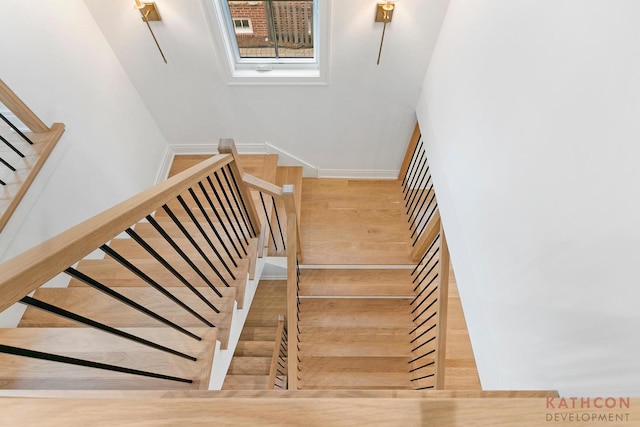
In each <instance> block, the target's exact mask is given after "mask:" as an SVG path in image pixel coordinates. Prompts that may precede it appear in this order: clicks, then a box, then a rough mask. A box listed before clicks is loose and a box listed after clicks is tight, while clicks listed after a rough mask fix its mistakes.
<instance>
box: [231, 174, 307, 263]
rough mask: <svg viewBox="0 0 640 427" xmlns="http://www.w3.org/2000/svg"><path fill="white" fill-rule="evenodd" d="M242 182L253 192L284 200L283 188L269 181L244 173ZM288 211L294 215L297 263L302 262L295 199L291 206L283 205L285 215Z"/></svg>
mask: <svg viewBox="0 0 640 427" xmlns="http://www.w3.org/2000/svg"><path fill="white" fill-rule="evenodd" d="M242 182H244V184H245V185H246V186H247V187H249V188H251V189H253V190H257V191H260V192H262V193H265V194H267V195H269V196H272V197H276V198H279V199H283V200H284V193H283V188H284V186H283V187H279V186H277V185H275V184H272V183H270V182H269V181H265V180H264V179H260V178H258V177H256V176H253V175H251V174H248V173H246V172H245V173H244V174H243V175H242ZM285 186H286V185H285ZM274 209H275V207H274ZM289 209H293V210H294V211H295V214H296V241H297V246H296V248H297V251H298V261H299V262H302V244H301V242H300V212H299V210H298V208H297V206H296V203H295V198H294V199H293V200H292V202H291V206H289V207H287V204H286V203H285V210H286V211H287V213H288V212H289Z"/></svg>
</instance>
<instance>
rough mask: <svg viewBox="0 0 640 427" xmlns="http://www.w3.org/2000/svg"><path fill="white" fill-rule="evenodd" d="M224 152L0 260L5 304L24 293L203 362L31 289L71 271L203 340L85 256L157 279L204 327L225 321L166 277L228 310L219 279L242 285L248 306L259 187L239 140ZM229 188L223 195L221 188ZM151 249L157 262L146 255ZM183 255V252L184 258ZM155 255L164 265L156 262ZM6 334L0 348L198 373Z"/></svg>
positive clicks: (133, 276)
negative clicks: (9, 340)
mask: <svg viewBox="0 0 640 427" xmlns="http://www.w3.org/2000/svg"><path fill="white" fill-rule="evenodd" d="M219 152H220V154H219V155H217V156H214V157H212V158H210V159H208V160H205V161H203V162H201V163H199V164H197V165H195V166H193V167H191V168H190V169H188V170H186V171H184V172H182V173H180V174H177V175H176V176H174V177H172V178H169V179H167V180H166V181H164V182H162V183H160V184H158V185H156V186H154V187H152V188H150V189H148V190H146V191H143V192H142V193H139V194H138V195H136V196H133V197H131V198H130V199H128V200H125V201H124V202H122V203H120V204H118V205H116V206H114V207H112V208H110V209H108V210H106V211H104V212H102V213H100V214H98V215H96V216H94V217H93V218H90V219H88V220H86V221H85V222H83V223H81V224H79V225H77V226H75V227H73V228H71V229H69V230H67V231H65V232H63V233H61V234H59V235H57V236H55V237H53V238H51V239H49V240H48V241H46V242H44V243H42V244H40V245H38V246H36V247H34V248H32V249H30V250H28V251H26V252H24V253H22V254H21V255H18V256H16V257H14V258H13V259H10V260H8V261H6V262H5V263H3V264H1V265H0V311H3V310H5V309H7V308H8V307H10V306H12V305H13V304H15V303H22V304H24V305H27V306H31V307H36V308H38V309H41V310H45V311H47V312H49V313H51V314H54V315H56V316H60V317H63V318H64V319H67V320H68V321H69V320H70V321H73V322H76V323H79V324H81V325H83V326H91V327H93V328H96V329H98V330H101V331H103V332H106V333H109V334H113V335H117V336H119V337H121V338H124V339H128V340H132V341H135V342H137V343H139V344H143V345H146V346H149V347H152V348H154V349H155V350H159V351H163V352H167V353H170V354H173V355H176V356H179V357H181V358H184V359H186V360H190V361H192V362H195V361H196V358H195V357H194V356H193V355H190V354H185V353H182V352H179V351H177V350H175V349H174V348H172V347H171V344H172V343H170V342H165V343H159V342H152V341H150V340H146V339H144V338H142V337H140V336H135V335H132V334H130V333H128V332H126V331H123V330H121V329H118V328H116V327H113V326H110V325H109V324H107V322H106V321H102V322H101V321H98V320H96V319H92V318H90V317H89V316H87V315H83V314H81V313H74V312H71V311H69V310H66V309H64V308H62V307H57V306H54V305H53V304H49V303H47V302H46V301H41V300H38V299H37V298H34V297H31V296H28V295H29V294H30V293H31V292H33V291H35V290H36V289H38V288H39V287H40V286H42V285H43V284H45V283H46V282H47V281H49V280H50V279H52V278H53V277H55V276H56V275H58V274H61V273H63V274H66V275H68V276H69V277H71V278H72V279H74V280H76V281H79V282H82V283H84V284H86V285H88V286H89V287H91V288H93V289H95V290H97V291H99V292H101V293H102V294H105V295H108V296H109V297H111V298H113V299H114V300H116V301H117V302H118V303H121V304H124V305H126V306H129V307H131V308H132V309H134V310H136V311H138V312H139V313H142V314H143V315H145V316H147V317H149V318H152V319H153V321H154V322H152V323H154V324H156V323H157V326H163V325H164V326H168V327H171V328H173V329H175V330H177V331H178V332H180V333H182V334H184V335H186V336H188V337H190V338H192V339H194V340H198V341H200V340H202V337H200V336H198V335H196V334H195V333H193V332H191V331H189V330H188V329H187V328H186V327H185V326H184V325H180V324H179V323H178V322H174V321H172V320H169V319H168V318H166V317H163V316H162V315H161V314H160V313H158V312H157V311H154V308H153V307H147V306H145V305H144V302H142V301H134V300H133V299H132V298H128V297H127V296H125V295H123V294H121V293H119V292H118V291H117V290H116V289H117V288H115V289H114V288H112V287H110V286H108V285H109V283H107V282H106V281H105V279H103V278H101V277H99V276H96V274H99V273H94V274H92V273H89V272H87V271H83V267H82V265H83V264H82V263H79V264H77V263H78V262H79V261H81V260H82V259H83V258H84V257H85V256H87V255H88V254H90V253H92V252H94V251H95V250H100V251H101V252H103V253H104V255H105V258H110V259H111V261H110V262H112V263H113V265H115V266H117V267H118V268H119V269H120V270H119V271H121V272H122V274H123V275H125V276H127V277H128V280H136V281H138V282H140V283H141V284H144V285H147V286H150V287H151V288H153V289H155V290H156V291H158V292H159V293H160V294H162V295H163V296H164V297H166V298H167V299H168V300H170V301H171V303H173V304H175V305H177V306H179V307H180V308H182V309H183V310H184V311H185V312H187V313H188V315H189V316H187V317H189V318H195V319H197V322H196V323H197V324H199V325H202V326H203V327H209V328H213V327H216V325H214V324H213V323H212V322H211V321H210V320H209V319H208V317H210V314H208V313H206V312H204V311H199V310H198V309H194V308H193V307H191V306H189V305H188V304H186V303H185V302H184V301H182V300H181V299H180V298H178V297H177V296H176V295H174V293H172V292H171V290H172V289H174V288H172V287H167V286H165V285H166V283H167V282H172V283H173V284H174V285H175V286H184V287H186V288H188V290H189V291H190V292H191V293H192V294H194V295H195V296H196V297H197V298H198V299H199V300H201V301H202V302H203V303H204V304H205V305H206V307H207V308H206V310H210V312H209V313H211V312H213V313H219V312H220V310H221V309H220V305H219V302H220V301H221V298H222V297H223V296H222V293H221V292H220V290H219V289H220V288H221V287H231V286H232V285H234V286H235V287H236V291H237V292H236V294H235V295H236V301H237V304H238V307H239V308H241V307H242V305H243V303H244V286H245V285H246V280H247V277H246V270H240V271H245V272H244V277H242V276H240V275H238V269H236V267H237V266H238V264H240V263H241V262H247V258H250V257H251V255H252V254H251V249H250V248H252V247H253V248H254V249H253V251H255V248H256V245H255V241H256V240H257V232H259V231H260V229H261V227H260V222H259V219H258V216H257V214H256V209H255V206H254V204H253V201H252V198H251V196H250V190H249V188H247V187H246V186H245V185H244V183H243V181H242V177H243V171H242V167H241V166H240V165H239V163H238V161H237V160H238V156H237V152H236V150H235V147H234V145H233V141H231V140H224V141H222V142H221V144H220V146H219ZM221 195H222V197H220V198H218V197H217V196H221ZM214 199H215V200H216V201H214ZM211 213H215V216H216V218H213V219H212V215H211ZM230 218H233V220H230ZM145 221H146V223H145ZM143 226H146V227H147V228H148V229H149V228H152V229H153V230H155V231H153V230H151V231H150V232H151V235H152V236H153V238H148V237H144V236H142V234H141V233H140V232H139V229H138V227H143ZM148 231H149V230H148ZM123 232H124V233H126V234H127V235H128V236H129V237H130V238H131V240H132V241H134V242H135V243H136V245H135V249H133V250H131V249H128V251H127V252H126V253H125V252H124V251H123V250H122V249H120V248H118V247H116V246H117V245H116V244H115V243H117V241H118V239H116V237H118V236H119V235H121V234H122V233H123ZM252 245H253V246H252ZM140 254H143V255H142V256H140ZM142 257H144V258H145V261H149V262H148V263H145V264H144V265H141V261H140V258H142ZM169 258H171V259H172V260H173V261H170V259H169ZM175 260H182V261H183V262H182V261H181V262H180V263H178V262H176V261H175ZM76 264H77V265H76ZM151 264H152V267H153V268H155V270H153V271H154V272H150V271H149V268H150V267H149V266H150V265H151ZM158 270H161V273H158V272H157V271H158ZM250 274H252V273H250ZM157 275H159V276H157ZM207 288H209V289H207ZM199 289H200V290H199ZM205 291H206V294H205ZM174 292H175V291H174ZM36 295H37V294H36ZM108 320H111V319H108ZM192 322H193V321H192ZM5 344H6V343H0V353H5V354H11V355H16V356H23V357H28V358H35V359H40V360H48V361H54V362H60V363H66V364H72V365H80V366H88V367H93V368H98V369H104V370H111V371H117V372H125V373H128V374H133V375H139V376H145V377H152V378H160V379H164V380H168V381H177V382H187V383H190V382H192V380H191V379H189V378H180V377H175V376H170V375H165V374H162V373H158V372H153V371H144V370H136V369H130V368H127V367H126V366H116V365H111V364H105V363H100V362H98V361H95V360H84V359H77V358H71V357H65V356H63V355H60V354H53V353H46V352H42V351H36V350H34V349H30V348H22V347H17V346H14V345H5ZM224 346H226V343H225V344H224ZM223 348H225V347H223Z"/></svg>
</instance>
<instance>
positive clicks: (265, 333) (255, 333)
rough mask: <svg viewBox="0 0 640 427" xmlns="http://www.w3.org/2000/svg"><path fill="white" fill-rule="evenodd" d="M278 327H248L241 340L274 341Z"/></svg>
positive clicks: (244, 329)
mask: <svg viewBox="0 0 640 427" xmlns="http://www.w3.org/2000/svg"><path fill="white" fill-rule="evenodd" d="M276 329H277V326H251V325H246V324H245V327H244V328H243V329H242V333H241V334H240V340H259V341H262V340H274V342H275V337H276Z"/></svg>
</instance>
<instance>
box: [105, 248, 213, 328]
mask: <svg viewBox="0 0 640 427" xmlns="http://www.w3.org/2000/svg"><path fill="white" fill-rule="evenodd" d="M100 250H102V251H103V252H104V253H106V254H107V255H109V256H110V257H111V258H113V259H114V260H116V261H117V262H119V263H120V264H121V265H122V266H124V267H125V268H127V269H128V270H129V271H131V272H132V273H133V274H135V275H136V276H138V277H139V278H141V279H142V280H144V281H145V282H146V283H147V284H149V285H150V286H151V287H153V288H154V289H156V290H157V291H159V292H161V293H162V294H163V295H164V296H166V297H167V298H169V299H170V300H171V301H173V302H175V303H176V304H178V305H179V306H180V307H182V308H183V309H185V310H186V311H188V312H189V313H190V314H191V315H193V316H194V317H195V318H196V319H198V320H200V321H201V322H202V323H204V324H205V325H207V326H210V327H215V325H214V324H213V323H211V322H209V321H208V320H207V319H205V318H204V317H202V316H201V315H199V314H198V313H196V312H195V311H194V310H193V309H192V308H191V307H189V306H188V305H186V304H185V303H183V302H182V301H180V300H179V299H178V298H177V297H176V296H174V295H173V294H172V293H171V292H169V291H167V290H166V289H165V288H164V287H162V286H161V285H160V284H158V282H156V281H155V280H153V279H152V278H151V277H149V276H148V275H147V274H145V273H144V272H143V271H142V270H140V269H139V268H138V267H136V266H135V265H133V264H131V263H130V262H129V261H127V259H126V258H124V257H123V256H122V255H120V254H119V253H118V252H116V251H114V250H113V249H111V248H110V247H109V246H107V245H102V246H100Z"/></svg>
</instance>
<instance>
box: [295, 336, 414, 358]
mask: <svg viewBox="0 0 640 427" xmlns="http://www.w3.org/2000/svg"><path fill="white" fill-rule="evenodd" d="M410 350H411V349H410V348H409V342H408V341H407V342H406V343H401V344H398V345H389V344H385V342H384V341H379V342H354V343H350V344H345V343H315V342H306V341H304V337H302V338H301V340H300V351H299V354H300V357H306V356H335V357H348V356H351V357H362V356H368V357H410V356H411V351H410Z"/></svg>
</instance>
